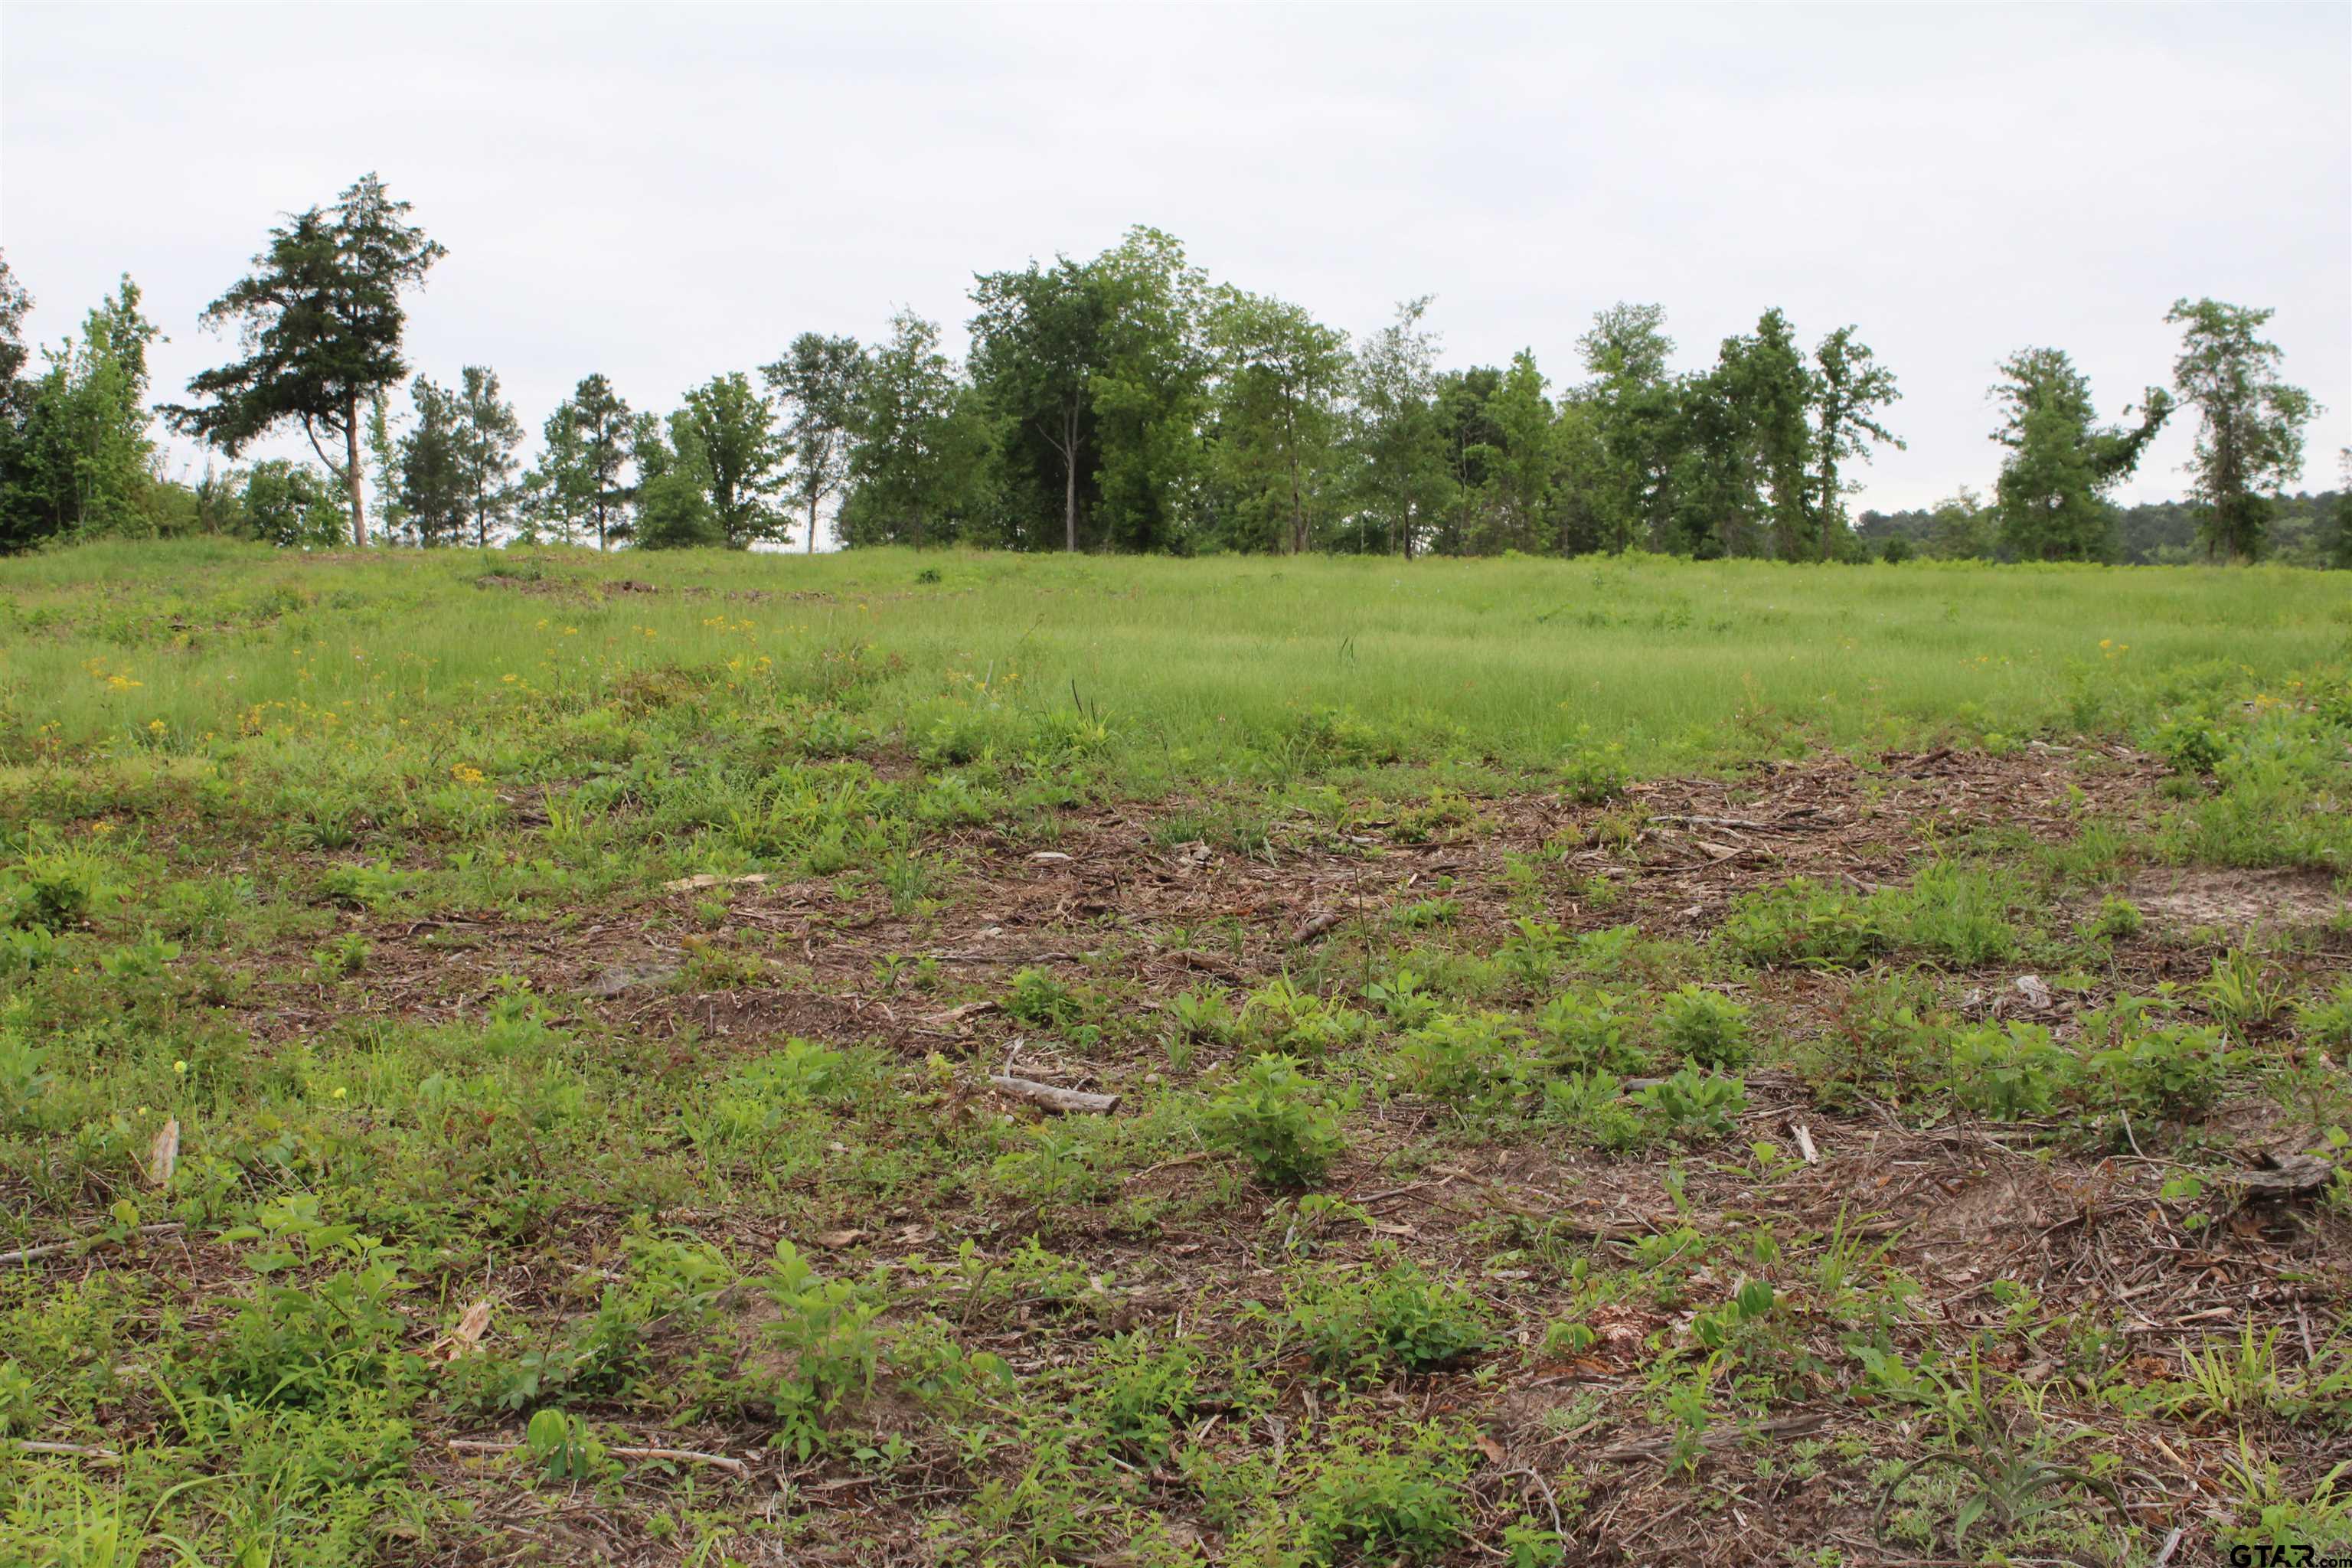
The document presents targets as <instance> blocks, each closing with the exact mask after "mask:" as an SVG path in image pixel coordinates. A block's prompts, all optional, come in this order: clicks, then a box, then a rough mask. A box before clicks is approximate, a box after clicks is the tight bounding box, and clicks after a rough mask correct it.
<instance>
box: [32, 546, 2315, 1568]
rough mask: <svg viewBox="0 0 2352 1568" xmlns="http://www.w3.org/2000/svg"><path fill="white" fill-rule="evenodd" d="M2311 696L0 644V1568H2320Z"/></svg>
mask: <svg viewBox="0 0 2352 1568" xmlns="http://www.w3.org/2000/svg"><path fill="white" fill-rule="evenodd" d="M2347 658H2352V603H2347V599H2346V596H2345V595H2344V594H2343V592H2342V584H2341V580H2340V578H2336V579H2330V578H2328V577H2326V576H2324V575H2321V574H2305V573H2295V572H2284V571H2233V572H2200V571H2188V570H2051V571H2036V570H2013V569H2011V570H1992V569H1968V570H1953V569H1942V568H1919V567H1915V566H1909V565H1906V566H1904V567H1900V568H1887V567H1874V568H1854V569H1839V568H1828V569H1818V570H1816V569H1801V568H1799V569H1791V568H1787V567H1775V566H1765V565H1758V564H1752V563H1719V564H1712V565H1691V564H1686V563H1683V564H1678V563H1671V562H1654V561H1652V562H1631V563H1612V562H1591V561H1577V562H1567V563H1557V562H1538V561H1501V562H1483V563H1446V562H1416V563H1410V564H1406V563H1397V562H1361V563H1349V562H1328V561H1311V562H1301V563H1290V562H1272V561H1265V560H1248V561H1242V560H1224V561H1210V562H1192V563H1188V562H1142V561H1105V560H1079V561H1066V560H1030V559H1013V558H1005V557H988V556H977V555H921V554H914V553H906V552H872V553H861V554H856V555H851V556H845V557H839V558H824V559H819V560H816V561H804V560H800V559H797V558H793V559H777V558H743V557H731V558H719V557H667V558H666V557H660V556H653V555H642V556H629V557H625V558H606V559H599V558H596V557H593V556H588V555H583V554H580V553H576V552H552V551H551V552H497V553H493V554H489V555H470V554H468V555H460V554H455V553H451V554H441V555H428V556H396V555H395V556H386V557H381V558H365V559H362V558H357V557H350V558H333V557H328V558H319V557H308V558H304V557H289V556H282V555H273V554H270V553H268V552H261V551H257V550H256V551H246V550H236V549H226V548H221V547H216V546H201V547H188V548H152V547H151V548H147V549H143V550H138V549H131V548H106V549H89V550H84V551H81V552H72V553H64V554H58V555H54V556H47V557H42V558H37V559H34V560H30V561H20V562H10V563H0V748H5V750H4V751H0V764H5V765H0V1213H4V1214H5V1220H0V1254H5V1255H7V1256H6V1259H5V1266H0V1268H5V1271H4V1272H0V1353H5V1356H6V1358H7V1360H6V1363H5V1367H0V1433H5V1436H6V1437H7V1438H8V1439H9V1443H8V1447H9V1448H10V1449H11V1450H12V1451H11V1452H10V1453H8V1454H5V1455H0V1497H5V1512H0V1562H16V1561H30V1562H32V1563H74V1564H79V1563H110V1564H116V1563H142V1562H143V1563H177V1562H183V1561H194V1562H202V1563H237V1564H240V1565H244V1564H264V1563H267V1564H271V1565H273V1568H282V1565H284V1564H291V1563H318V1564H330V1563H354V1562H387V1563H483V1564H488V1563H515V1562H547V1563H571V1562H582V1561H595V1560H609V1561H614V1562H623V1563H700V1564H711V1565H714V1568H715V1565H716V1564H719V1563H729V1562H734V1563H826V1562H838V1563H889V1562H896V1563H929V1562H942V1563H945V1562H968V1563H1048V1562H1055V1563H1090V1564H1114V1563H1117V1564H1128V1563H1132V1564H1138V1565H1143V1564H1152V1563H1181V1562H1217V1563H1252V1564H1277V1563H1281V1564H1289V1563H1341V1562H1352V1561H1359V1560H1361V1561H1369V1562H1389V1561H1392V1560H1398V1559H1405V1560H1411V1561H1421V1562H1433V1563H1461V1564H1468V1563H1488V1562H1511V1563H1516V1564H1528V1565H1532V1564H1540V1563H1555V1562H1561V1561H1567V1562H1573V1563H1584V1562H1598V1563H1614V1562H1625V1561H1637V1560H1638V1561H1660V1560H1665V1561H1695V1562H1705V1563H1751V1562H1760V1563H1808V1564H1811V1563H1942V1562H1955V1561H1969V1562H1973V1561H1979V1560H1980V1559H1983V1558H1984V1557H1986V1556H1987V1555H1988V1554H1990V1553H2000V1554H2002V1555H2003V1556H2004V1557H2005V1559H2006V1560H2009V1561H2015V1562H2028V1561H2038V1562H2070V1563H2074V1562H2079V1563H2115V1562H2123V1563H2155V1562H2157V1561H2158V1560H2159V1559H2161V1560H2163V1561H2166V1562H2168V1563H2209V1562H2222V1561H2227V1560H2228V1558H2229V1553H2230V1551H2231V1547H2232V1545H2234V1544H2239V1543H2248V1542H2264V1543H2282V1544H2284V1543H2291V1542H2309V1543H2313V1544H2315V1545H2318V1546H2321V1547H2323V1548H2327V1549H2332V1550H2337V1551H2341V1550H2345V1549H2347V1547H2352V1468H2347V1467H2346V1465H2345V1464H2344V1462H2343V1461H2342V1458H2341V1457H2342V1456H2343V1455H2344V1454H2345V1453H2346V1452H2347V1449H2352V1330H2347V1327H2346V1317H2347V1305H2352V1182H2347V1176H2346V1174H2345V1173H2344V1167H2345V1165H2346V1163H2347V1131H2346V1130H2347V1128H2352V1074H2347V1065H2346V1058H2347V1051H2352V903H2347V867H2352V681H2347ZM1073 1091H1075V1093H1076V1096H1079V1097H1084V1096H1088V1095H1093V1096H1105V1097H1116V1103H1115V1105H1112V1106H1110V1107H1109V1108H1108V1110H1104V1109H1100V1108H1099V1107H1096V1108H1089V1105H1090V1102H1088V1101H1087V1100H1084V1099H1083V1098H1078V1099H1073V1098H1072V1092H1073Z"/></svg>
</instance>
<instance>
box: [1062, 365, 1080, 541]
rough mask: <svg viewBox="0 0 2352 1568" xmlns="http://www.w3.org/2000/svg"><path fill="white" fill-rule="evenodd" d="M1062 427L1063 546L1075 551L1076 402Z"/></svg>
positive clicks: (1076, 508)
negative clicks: (1063, 437) (1064, 439)
mask: <svg viewBox="0 0 2352 1568" xmlns="http://www.w3.org/2000/svg"><path fill="white" fill-rule="evenodd" d="M1062 429H1063V432H1064V434H1065V435H1066V437H1067V442H1066V445H1065V446H1064V447H1062V547H1063V548H1064V549H1065V550H1068V551H1072V552H1075V551H1076V549H1077V548H1078V406H1077V405H1076V403H1075V402H1073V403H1072V404H1071V405H1070V413H1069V416H1068V418H1067V419H1066V420H1065V421H1064V422H1063V426H1062Z"/></svg>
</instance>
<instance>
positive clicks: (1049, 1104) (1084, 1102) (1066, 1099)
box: [988, 1073, 1119, 1116]
mask: <svg viewBox="0 0 2352 1568" xmlns="http://www.w3.org/2000/svg"><path fill="white" fill-rule="evenodd" d="M988 1082H989V1087H990V1088H992V1089H995V1090H996V1091H997V1092H998V1093H1000V1094H1009V1095H1011V1096H1013V1099H1015V1100H1027V1101H1029V1103H1030V1104H1032V1105H1042V1106H1044V1107H1045V1109H1046V1110H1059V1111H1062V1112H1064V1113H1065V1114H1088V1113H1090V1114H1093V1115H1097V1116H1108V1115H1109V1114H1110V1113H1111V1112H1112V1111H1114V1110H1118V1100H1119V1097H1118V1095H1115V1094H1089V1093H1088V1092H1087V1091H1086V1090H1085V1089H1064V1088H1062V1087H1061V1086H1060V1085H1059V1084H1052V1083H1039V1082H1037V1081H1036V1080H1035V1079H1026V1078H1014V1077H1013V1076H1012V1075H1011V1074H1010V1073H995V1074H992V1075H991V1076H990V1078H989V1080H988Z"/></svg>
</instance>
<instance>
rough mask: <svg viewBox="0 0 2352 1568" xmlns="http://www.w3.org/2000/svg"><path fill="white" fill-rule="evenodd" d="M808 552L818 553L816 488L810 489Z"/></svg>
mask: <svg viewBox="0 0 2352 1568" xmlns="http://www.w3.org/2000/svg"><path fill="white" fill-rule="evenodd" d="M808 552H809V553H810V554H811V555H814V554H815V553H816V492H815V491H814V490H812V491H810V492H809V542H808Z"/></svg>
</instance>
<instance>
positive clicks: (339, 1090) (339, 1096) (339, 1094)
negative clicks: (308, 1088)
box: [334, 1084, 343, 1100]
mask: <svg viewBox="0 0 2352 1568" xmlns="http://www.w3.org/2000/svg"><path fill="white" fill-rule="evenodd" d="M334 1097H335V1098H336V1099H337V1100H341V1099H342V1098H343V1086H342V1085H341V1084H337V1085H336V1086H335V1095H334Z"/></svg>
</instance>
